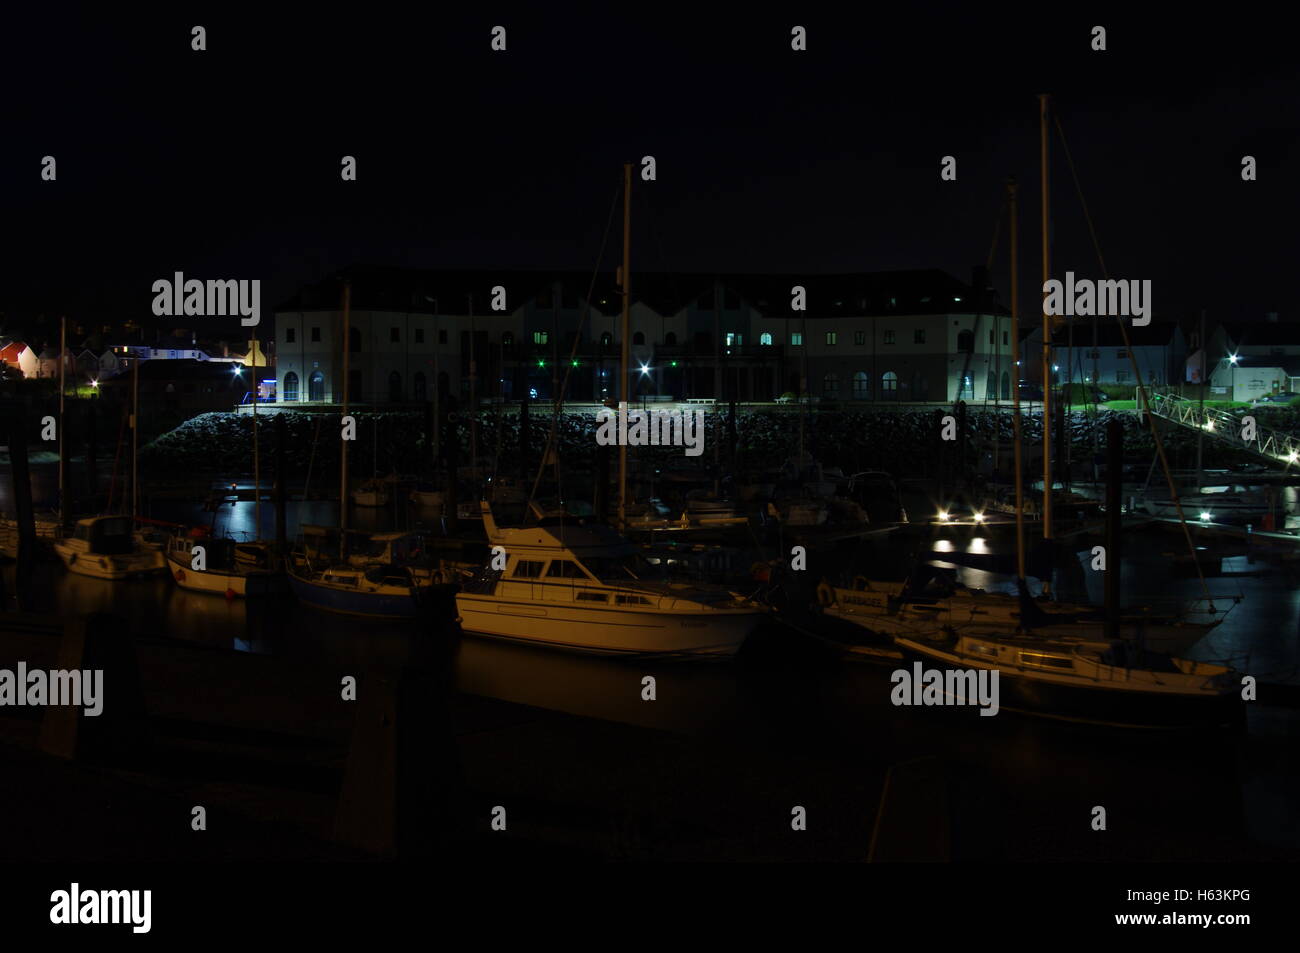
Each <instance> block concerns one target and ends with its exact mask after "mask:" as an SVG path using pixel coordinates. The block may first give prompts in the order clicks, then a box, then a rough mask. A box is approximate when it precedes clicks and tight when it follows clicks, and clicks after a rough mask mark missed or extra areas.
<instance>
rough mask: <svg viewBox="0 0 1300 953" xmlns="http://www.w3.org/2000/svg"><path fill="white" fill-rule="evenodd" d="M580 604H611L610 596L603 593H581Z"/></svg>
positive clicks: (579, 595) (579, 594) (579, 596)
mask: <svg viewBox="0 0 1300 953" xmlns="http://www.w3.org/2000/svg"><path fill="white" fill-rule="evenodd" d="M578 601H579V602H609V596H608V595H606V594H605V593H603V592H580V593H578Z"/></svg>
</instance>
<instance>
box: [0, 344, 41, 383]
mask: <svg viewBox="0 0 1300 953" xmlns="http://www.w3.org/2000/svg"><path fill="white" fill-rule="evenodd" d="M0 362H3V363H5V364H7V365H8V366H9V367H11V368H13V369H14V370H15V371H18V372H19V373H21V374H22V376H23V377H35V376H37V374H38V373H39V372H40V359H39V358H38V357H37V356H36V352H35V351H33V350H32V349H31V348H29V347H28V346H27V345H26V344H25V343H24V342H22V341H9V342H8V343H7V344H5V345H4V346H3V347H0Z"/></svg>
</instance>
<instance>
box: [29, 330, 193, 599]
mask: <svg viewBox="0 0 1300 953" xmlns="http://www.w3.org/2000/svg"><path fill="white" fill-rule="evenodd" d="M132 375H133V379H132V412H131V515H130V516H92V517H88V518H86V519H81V520H78V521H77V523H76V525H75V526H74V527H73V532H72V535H71V536H68V537H65V538H63V539H58V540H56V541H55V542H54V551H55V553H57V554H58V556H59V558H60V559H61V560H63V564H64V566H66V567H67V569H68V571H69V572H73V573H76V574H77V575H79V576H90V577H92V578H95V579H114V580H119V579H128V578H132V577H135V576H145V575H151V574H153V573H156V572H161V571H162V570H164V569H166V568H167V567H166V560H165V559H164V558H163V553H162V545H161V543H159V542H155V541H154V540H152V539H151V538H148V537H146V535H145V534H144V533H142V532H140V531H138V530H137V529H136V522H137V516H138V514H139V499H140V486H139V475H138V470H137V461H138V458H139V430H140V428H139V417H140V357H139V355H138V354H137V355H136V357H135V362H134V366H133V371H132Z"/></svg>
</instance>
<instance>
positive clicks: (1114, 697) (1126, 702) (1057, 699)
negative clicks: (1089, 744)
mask: <svg viewBox="0 0 1300 953" xmlns="http://www.w3.org/2000/svg"><path fill="white" fill-rule="evenodd" d="M895 644H896V645H897V646H898V648H899V651H900V652H901V653H902V655H903V661H904V663H905V664H906V665H908V666H911V665H912V664H913V663H916V662H919V663H921V665H922V666H923V667H925V668H933V669H939V670H941V671H950V670H960V671H970V670H971V669H975V670H977V671H978V670H986V671H994V670H996V671H997V672H998V697H999V698H998V703H999V708H1000V709H1006V710H1008V711H1014V712H1018V713H1021V714H1027V715H1033V716H1035V717H1040V718H1051V719H1056V720H1060V721H1077V722H1088V723H1090V724H1098V725H1107V726H1114V727H1137V728H1178V727H1185V726H1193V725H1201V726H1206V725H1210V726H1215V725H1230V724H1233V723H1235V722H1236V721H1238V720H1239V719H1240V718H1241V716H1242V706H1241V701H1240V699H1239V698H1238V696H1237V695H1236V694H1234V693H1222V694H1211V693H1205V694H1196V695H1183V694H1174V693H1165V694H1152V693H1148V692H1145V691H1142V690H1140V689H1135V688H1124V687H1120V685H1119V684H1109V685H1108V684H1105V683H1099V682H1094V683H1089V682H1088V681H1087V680H1085V679H1078V680H1077V684H1067V683H1065V682H1063V681H1061V680H1052V679H1050V678H1047V677H1040V675H1041V673H1030V672H1027V671H1022V670H1017V669H1015V668H1010V667H1006V666H996V665H981V664H979V662H978V660H975V659H972V658H969V657H958V658H954V657H952V656H949V655H947V654H946V653H943V652H941V651H938V650H937V649H932V648H930V647H929V646H925V645H923V644H919V643H917V642H913V641H912V640H908V639H900V640H898V641H897V642H896V643H895Z"/></svg>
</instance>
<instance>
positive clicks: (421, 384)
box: [411, 371, 429, 400]
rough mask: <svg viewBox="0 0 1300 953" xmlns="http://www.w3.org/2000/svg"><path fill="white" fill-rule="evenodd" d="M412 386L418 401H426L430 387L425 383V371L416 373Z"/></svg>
mask: <svg viewBox="0 0 1300 953" xmlns="http://www.w3.org/2000/svg"><path fill="white" fill-rule="evenodd" d="M411 386H412V389H413V390H414V391H415V394H414V396H415V399H416V400H424V399H425V398H426V397H427V396H428V391H429V387H428V384H426V383H425V380H424V372H423V371H416V372H415V378H414V379H413V380H412V381H411Z"/></svg>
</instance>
